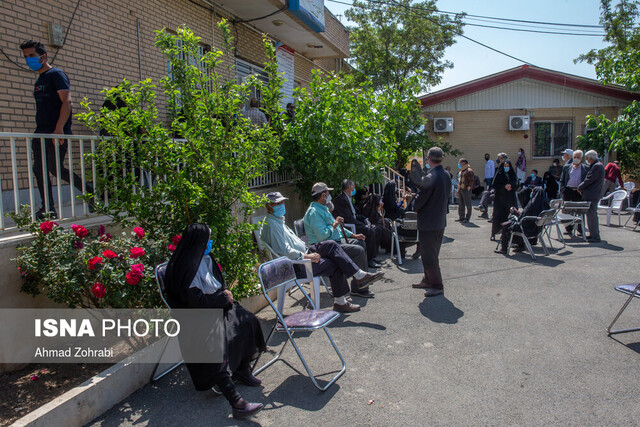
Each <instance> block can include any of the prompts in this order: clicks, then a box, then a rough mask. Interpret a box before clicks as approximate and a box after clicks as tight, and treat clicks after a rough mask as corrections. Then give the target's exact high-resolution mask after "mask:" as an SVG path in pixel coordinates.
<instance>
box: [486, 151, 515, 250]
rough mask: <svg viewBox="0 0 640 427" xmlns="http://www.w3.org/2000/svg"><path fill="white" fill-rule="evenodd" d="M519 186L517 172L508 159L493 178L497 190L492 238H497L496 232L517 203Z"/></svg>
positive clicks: (494, 187) (494, 202) (493, 186)
mask: <svg viewBox="0 0 640 427" xmlns="http://www.w3.org/2000/svg"><path fill="white" fill-rule="evenodd" d="M517 186H518V178H517V177H516V172H515V171H514V170H513V165H512V164H511V160H509V159H507V160H505V161H504V162H502V163H501V164H500V166H499V167H498V170H497V171H496V175H495V177H494V178H493V184H492V188H493V189H494V190H495V192H496V198H495V199H494V201H493V218H492V220H491V222H492V223H493V224H492V226H491V240H495V238H496V233H497V232H499V231H500V230H501V229H502V223H503V222H505V221H506V220H507V219H508V218H509V210H510V209H511V208H512V207H513V206H515V205H516V187H517Z"/></svg>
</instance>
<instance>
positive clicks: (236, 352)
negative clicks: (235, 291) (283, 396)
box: [165, 224, 265, 418]
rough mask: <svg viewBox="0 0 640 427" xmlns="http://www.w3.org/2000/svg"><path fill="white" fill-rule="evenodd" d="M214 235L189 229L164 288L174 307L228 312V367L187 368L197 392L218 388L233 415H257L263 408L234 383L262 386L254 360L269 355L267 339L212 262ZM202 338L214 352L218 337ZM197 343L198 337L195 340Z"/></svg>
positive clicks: (202, 227) (204, 347)
mask: <svg viewBox="0 0 640 427" xmlns="http://www.w3.org/2000/svg"><path fill="white" fill-rule="evenodd" d="M210 234H211V230H210V229H209V227H208V226H207V225H205V224H190V225H188V226H187V228H186V229H185V230H184V232H183V233H182V239H181V240H180V243H178V246H177V248H176V250H175V252H174V253H173V256H171V260H170V261H169V264H168V265H167V271H166V274H165V286H166V292H167V297H168V302H169V305H170V306H171V308H221V309H224V326H225V337H226V342H225V343H224V362H223V363H187V364H186V365H187V369H188V370H189V375H190V376H191V380H192V381H193V384H194V385H195V387H196V390H208V389H210V388H212V387H213V386H214V385H215V386H217V387H218V388H219V389H220V391H221V392H222V394H223V395H224V397H226V398H227V400H228V401H229V403H230V404H231V407H232V408H233V416H234V417H236V418H238V417H244V416H248V415H252V414H255V413H256V412H258V411H260V410H261V409H262V407H263V405H262V404H261V403H250V402H247V401H246V400H244V399H243V398H242V397H241V396H240V394H239V393H238V391H237V390H236V387H235V385H234V383H233V381H232V376H231V375H232V374H233V379H236V380H239V381H241V382H242V383H244V384H246V385H249V386H259V385H260V383H261V382H260V380H259V379H258V378H256V377H254V376H253V374H252V373H251V359H252V358H253V356H254V355H255V354H256V352H257V351H264V350H265V342H264V336H263V335H262V329H261V328H260V323H259V322H258V319H257V318H256V317H255V316H254V315H253V314H252V313H250V312H248V311H247V310H245V309H244V308H243V307H242V306H241V305H240V304H238V303H237V302H236V301H234V300H233V297H232V295H231V292H230V291H229V290H228V289H227V287H226V285H225V282H224V278H223V276H222V272H221V271H220V267H219V266H218V264H217V262H215V260H213V259H212V258H211V256H210V255H209V253H210V252H211V244H212V242H211V240H209V237H210ZM199 332H200V331H195V332H194V334H201V335H202V350H201V351H202V352H207V351H209V350H208V349H209V348H215V343H214V342H211V340H215V339H216V334H213V333H207V331H203V333H199ZM190 338H191V339H193V336H192V337H190Z"/></svg>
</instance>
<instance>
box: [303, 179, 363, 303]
mask: <svg viewBox="0 0 640 427" xmlns="http://www.w3.org/2000/svg"><path fill="white" fill-rule="evenodd" d="M330 190H333V188H329V187H328V186H327V184H325V183H324V182H317V183H315V184H313V187H312V189H311V198H312V199H313V201H312V202H311V204H310V205H309V208H308V209H307V212H306V213H305V214H304V230H305V233H306V235H307V239H308V240H309V244H310V245H314V244H316V243H320V242H324V241H325V240H333V241H335V242H337V243H339V244H340V246H341V247H342V249H343V250H344V251H345V252H346V253H347V255H349V258H351V259H352V260H353V262H354V263H355V264H356V265H357V266H358V268H360V269H361V270H362V271H367V267H368V265H369V262H368V260H367V252H366V245H365V243H364V239H365V237H364V235H363V234H353V233H352V232H351V231H349V230H347V229H345V228H344V227H343V224H344V218H342V217H337V218H335V219H334V218H333V216H332V215H331V212H329V208H328V207H327V203H329V202H331V194H329V191H330ZM343 240H344V242H343ZM351 295H353V296H361V297H365V298H371V297H373V293H372V292H368V290H367V292H364V293H359V292H358V291H357V290H356V291H354V290H353V287H352V290H351Z"/></svg>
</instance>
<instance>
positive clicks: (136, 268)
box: [131, 264, 144, 273]
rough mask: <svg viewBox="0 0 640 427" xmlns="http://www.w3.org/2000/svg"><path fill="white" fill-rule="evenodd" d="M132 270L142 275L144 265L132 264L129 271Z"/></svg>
mask: <svg viewBox="0 0 640 427" xmlns="http://www.w3.org/2000/svg"><path fill="white" fill-rule="evenodd" d="M133 270H137V271H139V272H140V273H142V272H143V271H144V264H133V265H132V266H131V271H133Z"/></svg>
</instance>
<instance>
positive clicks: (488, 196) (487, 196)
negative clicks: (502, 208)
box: [475, 188, 496, 219]
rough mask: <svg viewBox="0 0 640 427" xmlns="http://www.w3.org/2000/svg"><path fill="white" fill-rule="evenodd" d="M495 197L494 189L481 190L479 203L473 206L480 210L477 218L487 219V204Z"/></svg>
mask: <svg viewBox="0 0 640 427" xmlns="http://www.w3.org/2000/svg"><path fill="white" fill-rule="evenodd" d="M495 198H496V190H494V189H493V188H492V189H490V190H485V191H483V192H482V197H481V198H480V204H479V205H478V206H475V209H477V210H479V211H480V212H482V213H481V214H480V217H479V218H485V219H489V214H488V211H489V205H490V204H491V202H493V201H494V200H495Z"/></svg>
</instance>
